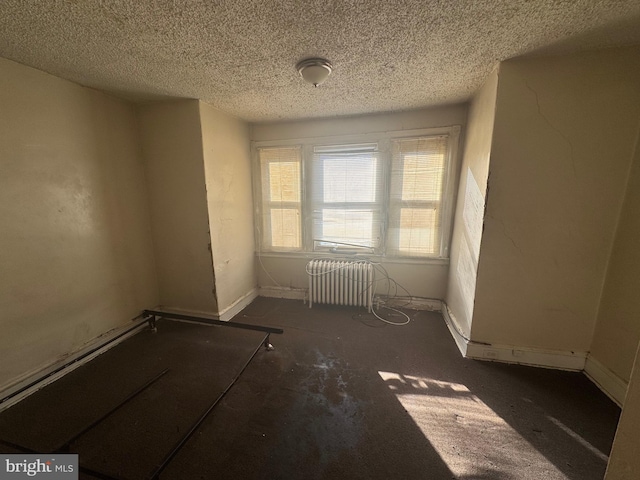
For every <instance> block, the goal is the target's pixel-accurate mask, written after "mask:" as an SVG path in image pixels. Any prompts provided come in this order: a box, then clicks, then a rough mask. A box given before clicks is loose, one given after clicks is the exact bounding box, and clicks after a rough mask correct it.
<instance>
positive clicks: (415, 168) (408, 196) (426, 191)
mask: <svg viewBox="0 0 640 480" xmlns="http://www.w3.org/2000/svg"><path fill="white" fill-rule="evenodd" d="M403 160H404V161H403V167H404V168H403V169H402V187H401V188H402V190H401V194H400V196H401V199H402V200H403V201H415V200H419V201H427V202H429V201H437V200H439V199H440V197H441V195H442V174H443V171H444V154H437V155H427V154H424V153H417V154H410V155H404V156H403Z"/></svg>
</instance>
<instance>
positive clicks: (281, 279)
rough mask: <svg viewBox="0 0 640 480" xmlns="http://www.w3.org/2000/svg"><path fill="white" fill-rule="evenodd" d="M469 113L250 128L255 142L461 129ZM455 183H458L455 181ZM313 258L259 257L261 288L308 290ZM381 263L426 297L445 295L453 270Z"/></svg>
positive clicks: (449, 110) (440, 111)
mask: <svg viewBox="0 0 640 480" xmlns="http://www.w3.org/2000/svg"><path fill="white" fill-rule="evenodd" d="M466 117H467V106H466V105H452V106H447V107H441V108H433V109H429V110H415V111H410V112H401V113H389V114H377V115H366V116H358V117H344V118H332V119H321V120H305V121H297V122H284V123H272V124H256V125H253V126H252V128H251V140H253V141H274V140H289V139H296V138H313V137H328V136H337V135H349V134H367V133H377V132H387V131H398V130H412V129H421V128H437V127H445V126H453V125H460V126H461V127H462V131H464V127H465V124H466ZM463 142H464V139H463V138H461V140H460V145H462V143H463ZM458 151H460V150H458ZM457 160H458V159H456V161H457ZM456 165H457V164H456ZM456 174H457V169H456ZM456 180H457V179H456ZM455 183H456V184H457V181H456V182H455ZM311 257H313V255H309V257H308V258H307V257H302V258H292V257H289V258H286V257H283V256H277V255H268V256H263V257H262V258H261V259H260V260H261V263H260V262H259V264H258V285H259V286H260V287H269V286H276V285H279V286H281V287H284V288H293V289H305V288H307V287H308V277H307V275H306V274H305V269H304V267H305V265H306V263H307V262H308V261H309V258H311ZM382 263H383V265H384V267H385V268H386V269H387V270H388V271H389V274H390V276H391V277H392V278H393V279H394V280H395V281H397V282H399V283H400V284H401V285H403V286H404V287H405V288H406V289H407V290H409V292H410V293H411V295H413V296H417V297H426V298H438V299H442V298H444V295H445V291H446V288H447V276H448V274H449V265H448V262H441V261H435V262H431V263H428V264H424V263H423V264H419V263H414V264H410V263H399V262H392V261H386V260H385V261H383V262H382ZM267 272H268V273H267ZM274 280H275V281H274ZM378 291H379V292H386V284H384V283H381V284H379V285H378ZM399 295H406V293H402V292H399Z"/></svg>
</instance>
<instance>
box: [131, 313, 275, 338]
mask: <svg viewBox="0 0 640 480" xmlns="http://www.w3.org/2000/svg"><path fill="white" fill-rule="evenodd" d="M143 313H144V314H145V315H155V316H157V317H164V318H170V319H171V318H173V319H176V320H190V321H192V322H200V323H207V324H210V325H219V326H221V327H231V328H243V329H245V330H255V331H257V332H265V333H278V334H280V333H283V332H284V330H282V329H281V328H275V327H263V326H262V325H251V324H249V323H238V322H223V321H222V320H214V319H212V318H206V317H197V316H195V315H184V314H182V313H171V312H161V311H158V310H145V311H144V312H143Z"/></svg>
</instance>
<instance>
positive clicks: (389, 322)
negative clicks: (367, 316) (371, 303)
mask: <svg viewBox="0 0 640 480" xmlns="http://www.w3.org/2000/svg"><path fill="white" fill-rule="evenodd" d="M382 308H386V309H388V310H393V311H394V312H397V313H399V314H400V315H402V316H404V317H406V318H407V320H406V321H404V322H392V321H390V320H386V319H384V318H382V317H381V316H380V315H378V314H377V313H376V310H375V308H372V309H371V313H373V315H374V316H375V317H376V318H377V319H378V320H381V321H383V322H384V323H386V324H387V325H394V326H397V327H401V326H403V325H406V324H408V323H409V322H410V321H411V317H409V315H407V314H406V313H404V312H401V311H400V310H397V309H395V308H391V307H387V306H386V305H383V306H382Z"/></svg>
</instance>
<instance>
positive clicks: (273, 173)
mask: <svg viewBox="0 0 640 480" xmlns="http://www.w3.org/2000/svg"><path fill="white" fill-rule="evenodd" d="M269 197H270V198H269V200H270V201H272V202H299V201H300V162H269Z"/></svg>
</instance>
